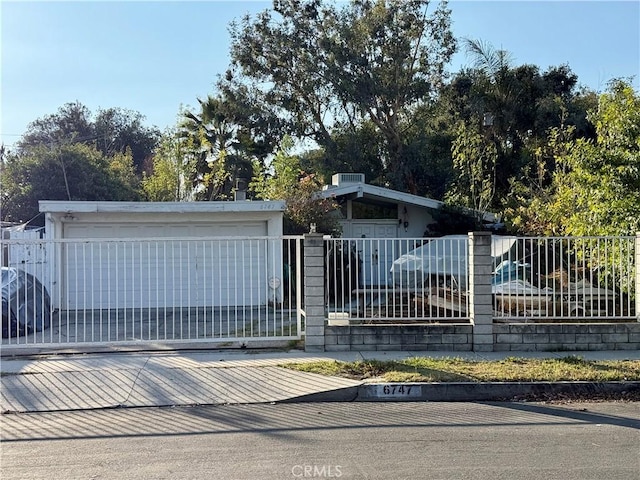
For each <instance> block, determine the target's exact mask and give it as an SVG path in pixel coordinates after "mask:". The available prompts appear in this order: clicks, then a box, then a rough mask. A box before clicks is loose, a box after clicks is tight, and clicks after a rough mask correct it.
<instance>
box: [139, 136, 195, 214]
mask: <svg viewBox="0 0 640 480" xmlns="http://www.w3.org/2000/svg"><path fill="white" fill-rule="evenodd" d="M184 143H185V142H184V141H182V139H181V138H179V137H178V136H177V135H176V132H175V130H168V131H166V132H165V133H164V135H163V136H162V139H161V140H160V144H159V146H158V148H157V149H156V151H155V153H154V155H153V165H152V173H151V174H149V175H147V174H145V175H144V177H143V180H142V189H143V191H144V194H145V195H146V198H147V199H148V200H150V201H152V202H180V201H184V200H188V199H189V198H190V196H191V191H190V189H188V188H187V185H186V181H187V178H188V175H189V172H190V167H191V163H192V162H190V161H189V158H190V152H189V151H188V150H187V149H186V148H185V146H184Z"/></svg>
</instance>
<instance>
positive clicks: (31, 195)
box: [0, 143, 139, 223]
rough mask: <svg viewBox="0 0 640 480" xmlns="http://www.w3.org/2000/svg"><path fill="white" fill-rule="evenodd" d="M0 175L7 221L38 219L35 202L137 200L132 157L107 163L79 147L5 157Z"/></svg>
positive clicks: (39, 149)
mask: <svg viewBox="0 0 640 480" xmlns="http://www.w3.org/2000/svg"><path fill="white" fill-rule="evenodd" d="M0 176H1V178H0V183H1V184H2V196H1V200H2V215H3V218H2V220H7V221H14V222H24V221H28V220H30V219H32V218H34V217H36V216H37V215H38V211H39V209H38V200H89V201H91V200H96V201H97V200H139V196H138V194H137V190H136V185H135V184H136V178H135V176H134V175H133V163H132V159H131V156H130V155H128V154H121V155H118V156H116V157H115V158H114V159H109V158H106V157H105V156H104V155H102V153H100V152H99V151H97V150H96V149H95V148H94V147H91V146H88V145H83V144H79V143H78V144H71V145H63V146H61V147H58V148H53V149H52V148H46V147H34V148H31V149H29V151H28V152H27V153H23V154H20V155H17V154H13V155H9V156H8V157H7V159H6V162H5V163H4V164H3V168H2V170H1V172H0ZM40 223H41V222H40Z"/></svg>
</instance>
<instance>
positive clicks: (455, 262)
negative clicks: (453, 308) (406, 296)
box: [390, 235, 516, 288]
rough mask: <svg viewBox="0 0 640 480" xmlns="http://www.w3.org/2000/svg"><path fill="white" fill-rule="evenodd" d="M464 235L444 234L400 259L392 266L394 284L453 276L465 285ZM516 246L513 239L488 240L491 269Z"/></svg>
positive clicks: (495, 238) (495, 236)
mask: <svg viewBox="0 0 640 480" xmlns="http://www.w3.org/2000/svg"><path fill="white" fill-rule="evenodd" d="M468 242H469V237H468V236H467V235H447V236H444V237H439V238H434V239H431V240H429V241H428V242H427V243H426V244H424V245H422V246H420V247H418V248H416V249H414V250H412V251H410V252H408V253H406V254H404V255H402V256H400V257H399V258H397V259H396V260H395V261H394V262H393V264H392V265H391V270H390V272H391V275H392V278H393V283H394V285H401V286H404V287H409V288H411V287H413V286H418V287H419V286H421V285H422V284H423V282H424V280H425V279H426V278H428V277H429V276H437V277H444V276H450V277H454V278H455V279H456V281H457V282H458V284H459V286H460V287H462V288H466V283H467V245H468ZM515 245H516V237H501V236H497V235H493V236H492V237H491V256H492V257H493V266H494V267H495V266H496V265H498V264H499V263H500V262H501V261H502V260H503V259H504V258H505V257H506V258H508V257H509V255H510V253H511V252H512V251H513V249H514V246H515Z"/></svg>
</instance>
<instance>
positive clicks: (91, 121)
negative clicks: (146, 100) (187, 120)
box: [18, 101, 160, 175]
mask: <svg viewBox="0 0 640 480" xmlns="http://www.w3.org/2000/svg"><path fill="white" fill-rule="evenodd" d="M143 121H144V116H143V115H142V114H140V113H138V112H135V111H133V110H126V109H122V108H108V109H106V110H98V113H97V114H96V116H95V118H94V117H93V115H92V113H91V111H90V110H89V109H88V108H87V107H86V106H85V105H83V104H82V103H80V102H77V101H76V102H74V103H66V104H65V105H63V106H62V107H60V108H59V109H58V111H57V112H56V113H54V114H51V115H46V116H44V117H42V118H39V119H37V120H34V121H33V122H31V123H30V124H29V125H28V126H27V131H26V133H25V134H24V135H23V136H22V138H21V140H20V142H18V152H25V151H27V150H29V149H31V148H34V147H42V146H47V147H50V148H53V147H54V146H60V145H69V144H73V143H81V144H84V145H91V146H94V147H95V148H96V149H97V150H98V151H100V152H101V153H102V154H103V155H105V156H106V157H113V156H114V155H117V154H124V153H125V152H126V151H127V149H128V150H129V152H130V155H131V156H132V158H133V163H134V166H135V170H136V174H138V175H140V174H141V173H142V170H143V166H144V161H145V160H146V159H147V158H148V157H149V156H150V155H151V153H152V152H153V149H154V148H155V146H156V144H157V142H158V139H159V136H160V132H159V131H158V130H157V129H155V128H148V127H145V126H144V125H143V124H142V122H143Z"/></svg>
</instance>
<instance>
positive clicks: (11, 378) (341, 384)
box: [0, 350, 640, 413]
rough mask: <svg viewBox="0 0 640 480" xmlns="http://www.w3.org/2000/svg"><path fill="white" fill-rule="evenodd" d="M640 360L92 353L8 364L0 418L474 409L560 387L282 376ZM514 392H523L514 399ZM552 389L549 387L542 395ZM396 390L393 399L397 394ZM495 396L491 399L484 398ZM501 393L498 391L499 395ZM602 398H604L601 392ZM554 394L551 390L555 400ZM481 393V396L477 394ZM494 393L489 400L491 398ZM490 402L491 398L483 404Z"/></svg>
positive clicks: (630, 354) (608, 356)
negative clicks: (328, 369)
mask: <svg viewBox="0 0 640 480" xmlns="http://www.w3.org/2000/svg"><path fill="white" fill-rule="evenodd" d="M569 355H575V356H580V357H582V358H584V359H588V360H624V359H635V360H640V351H638V350H632V351H603V352H504V353H497V352H491V353H464V352H336V353H322V354H308V353H305V352H301V351H290V352H275V353H274V352H260V351H245V350H237V351H236V350H234V351H213V352H201V351H198V352H193V351H189V352H185V351H176V352H170V353H166V352H163V353H157V352H154V353H125V352H123V353H120V352H118V353H110V354H104V353H96V354H84V355H65V356H62V355H53V356H45V357H38V358H35V359H25V358H15V359H14V358H3V359H2V363H1V365H0V371H1V373H2V377H1V381H2V391H1V393H2V398H1V403H0V409H1V411H2V412H3V413H9V412H45V411H60V410H84V409H96V408H117V407H150V406H171V405H202V404H207V405H218V404H230V403H231V404H250V403H269V402H291V401H354V400H362V401H389V400H391V401H407V400H408V401H421V400H447V399H457V400H461V399H462V400H464V399H468V400H473V399H484V398H492V397H491V395H494V396H496V395H497V396H500V395H498V394H499V393H500V392H504V393H505V394H517V393H522V394H524V393H526V392H534V393H535V392H536V391H540V389H541V388H546V389H552V390H553V389H556V388H558V387H557V384H556V385H553V384H470V383H459V384H429V383H425V384H407V385H406V388H402V389H400V386H398V385H396V386H395V388H394V386H393V385H389V384H386V385H385V384H368V383H365V382H362V381H356V380H349V379H345V378H337V377H326V376H322V375H316V374H312V373H304V372H297V371H294V370H289V369H287V368H283V367H281V366H280V365H283V364H286V363H300V362H314V361H318V360H343V361H356V360H369V359H376V360H398V359H405V358H411V357H417V356H428V357H460V358H464V359H468V360H499V359H503V358H505V357H509V356H511V357H513V356H518V357H522V358H562V357H566V356H569ZM514 385H516V386H518V385H519V387H518V389H514ZM545 385H546V386H545ZM578 387H580V388H583V389H586V390H585V391H586V392H594V391H602V389H603V388H605V389H607V391H618V392H620V391H629V389H634V390H635V389H640V382H631V383H622V384H616V385H610V384H607V385H605V386H604V387H603V386H602V384H583V385H582V386H580V385H579V386H578ZM396 388H397V390H396ZM572 388H574V389H575V388H576V387H575V386H573V387H572ZM487 389H489V390H487ZM497 389H501V390H497ZM599 389H600V390H599ZM554 391H555V390H554ZM474 392H475V393H474ZM487 392H489V393H490V394H491V395H490V394H489V393H487ZM487 395H488V396H487Z"/></svg>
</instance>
